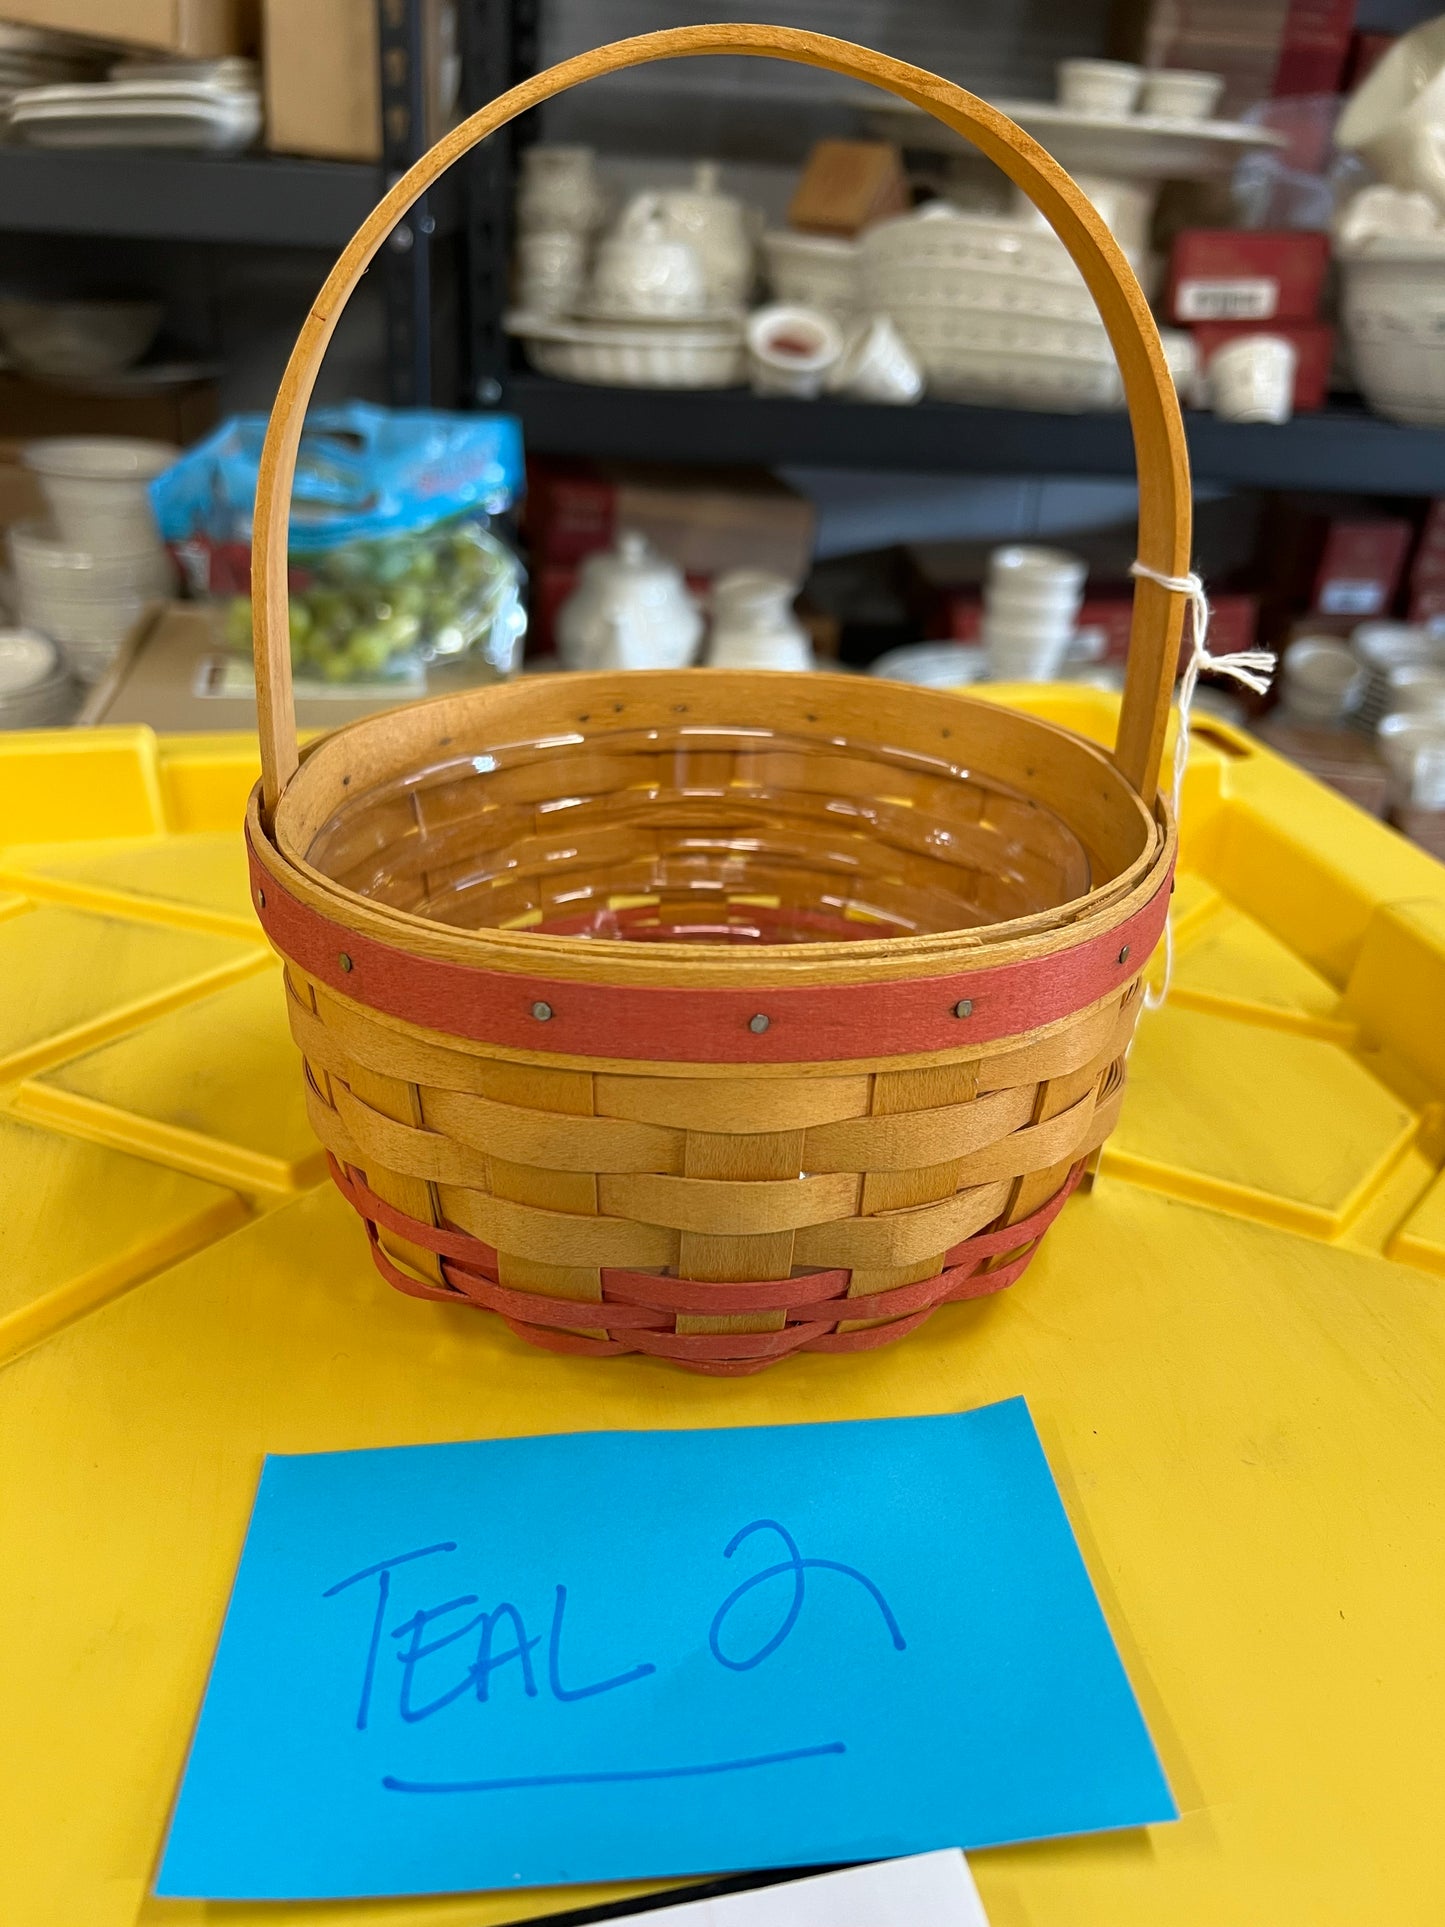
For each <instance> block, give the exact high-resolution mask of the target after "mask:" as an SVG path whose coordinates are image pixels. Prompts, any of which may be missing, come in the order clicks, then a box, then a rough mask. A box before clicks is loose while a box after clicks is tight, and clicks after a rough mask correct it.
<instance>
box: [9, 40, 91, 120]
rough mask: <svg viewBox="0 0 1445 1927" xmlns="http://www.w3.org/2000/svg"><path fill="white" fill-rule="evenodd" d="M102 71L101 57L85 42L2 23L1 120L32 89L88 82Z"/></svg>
mask: <svg viewBox="0 0 1445 1927" xmlns="http://www.w3.org/2000/svg"><path fill="white" fill-rule="evenodd" d="M103 71H104V66H103V59H102V57H101V56H98V55H97V54H96V53H94V52H93V51H92V50H91V49H90V48H89V47H88V46H87V45H86V44H85V43H84V42H77V41H74V40H72V39H70V38H69V37H68V36H66V35H62V34H55V33H47V32H46V31H45V30H44V28H41V27H12V26H10V25H8V24H7V23H5V22H3V21H0V116H3V114H4V112H5V110H6V109H8V107H9V105H10V102H11V101H12V100H13V99H14V97H15V96H16V95H17V94H20V93H24V92H26V91H27V90H28V89H30V88H33V87H50V86H54V85H56V84H57V83H59V82H62V81H69V80H89V79H90V78H91V77H92V75H97V74H99V73H101V72H103Z"/></svg>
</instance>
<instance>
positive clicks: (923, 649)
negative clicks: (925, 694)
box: [868, 642, 988, 689]
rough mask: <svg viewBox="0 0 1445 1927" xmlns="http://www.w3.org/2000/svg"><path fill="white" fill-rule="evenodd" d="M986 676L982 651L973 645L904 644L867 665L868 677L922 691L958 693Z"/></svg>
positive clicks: (986, 671)
mask: <svg viewBox="0 0 1445 1927" xmlns="http://www.w3.org/2000/svg"><path fill="white" fill-rule="evenodd" d="M987 673H988V663H987V661H986V659H985V657H984V652H983V647H982V645H981V644H979V643H976V642H907V643H904V644H903V646H902V647H901V648H898V649H889V650H888V651H886V653H885V654H883V655H881V656H879V657H877V658H876V659H875V660H874V661H873V662H870V663H869V665H868V674H869V675H870V676H886V677H888V678H889V680H890V681H892V682H908V683H914V684H915V685H917V686H919V687H921V688H924V689H958V688H961V687H963V686H965V685H966V684H968V683H973V682H979V681H981V680H982V679H983V677H984V676H986V675H987Z"/></svg>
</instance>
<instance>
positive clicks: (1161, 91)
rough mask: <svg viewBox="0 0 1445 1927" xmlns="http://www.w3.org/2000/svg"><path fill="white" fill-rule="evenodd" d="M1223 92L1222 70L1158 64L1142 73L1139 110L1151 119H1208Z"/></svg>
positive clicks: (1210, 117)
mask: <svg viewBox="0 0 1445 1927" xmlns="http://www.w3.org/2000/svg"><path fill="white" fill-rule="evenodd" d="M1223 92H1224V75H1223V74H1206V73H1200V72H1196V71H1194V70H1193V69H1190V68H1186V67H1160V68H1158V69H1156V70H1155V72H1153V73H1151V74H1146V75H1145V76H1144V92H1143V97H1142V98H1141V100H1140V102H1139V111H1140V113H1141V114H1143V115H1145V116H1146V118H1148V119H1151V120H1187V121H1199V120H1210V119H1212V118H1213V116H1214V111H1215V109H1216V108H1217V107H1218V105H1219V100H1220V96H1221V95H1222V94H1223Z"/></svg>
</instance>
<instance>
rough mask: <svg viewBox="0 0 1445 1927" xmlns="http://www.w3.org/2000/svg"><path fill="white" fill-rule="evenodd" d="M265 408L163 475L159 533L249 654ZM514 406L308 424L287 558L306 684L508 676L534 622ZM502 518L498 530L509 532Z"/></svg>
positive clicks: (332, 416) (320, 415) (331, 415)
mask: <svg viewBox="0 0 1445 1927" xmlns="http://www.w3.org/2000/svg"><path fill="white" fill-rule="evenodd" d="M265 433H266V418H265V417H264V416H263V415H238V416H236V417H234V418H233V419H232V420H231V421H228V422H226V423H224V424H223V425H222V426H221V427H220V428H218V429H217V430H216V431H215V433H214V434H212V435H210V436H208V437H207V438H206V440H205V441H203V442H199V443H197V445H196V446H195V447H194V448H190V449H187V450H186V452H185V453H184V454H183V455H182V456H181V457H180V459H179V460H178V461H177V462H175V463H174V464H173V465H172V466H171V467H170V468H168V469H167V470H166V471H165V472H164V474H162V475H159V476H157V478H156V479H155V481H154V482H152V483H151V485H150V491H151V501H152V504H153V506H154V508H155V512H156V519H157V521H158V523H159V525H160V531H161V535H162V537H163V538H164V540H165V542H166V543H167V545H168V547H169V548H170V550H171V552H172V554H173V555H174V556H175V558H176V560H177V563H178V564H179V566H180V570H181V575H182V580H183V581H184V582H185V583H186V584H187V586H188V588H189V590H190V592H191V593H192V594H193V595H197V596H201V597H205V598H208V599H210V600H211V601H213V602H214V603H215V604H216V605H217V610H218V615H219V618H220V623H221V628H222V633H223V635H224V638H225V641H226V644H227V646H228V647H230V648H231V649H233V650H235V651H236V652H237V653H238V654H240V655H243V656H244V657H246V658H247V659H248V660H249V658H250V654H251V600H250V594H251V581H250V569H251V518H252V514H253V511H254V506H255V500H256V473H257V468H258V466H259V463H260V457H261V444H262V442H263V440H264V439H265ZM522 480H523V467H522V432H521V427H520V424H519V423H518V422H517V421H516V420H515V419H514V418H513V417H512V416H510V415H453V414H444V413H440V412H435V411H431V410H425V409H388V408H376V407H373V406H371V405H370V404H369V403H365V402H348V403H346V404H344V405H343V406H341V407H339V408H326V409H318V410H316V411H315V412H313V413H312V415H311V416H310V417H309V418H308V420H307V423H306V428H305V432H304V433H303V435H302V438H301V451H300V455H299V457H298V460H297V464H296V487H295V492H294V496H293V499H292V509H291V530H290V536H289V540H288V544H287V555H288V564H289V573H290V588H291V660H292V664H293V667H294V669H295V672H296V676H297V679H298V682H301V683H304V682H306V681H313V682H323V683H357V682H366V683H374V682H388V683H389V682H398V683H410V684H412V685H413V686H415V685H416V684H417V683H418V682H419V681H420V679H421V678H422V676H424V674H425V672H426V669H427V667H428V666H429V665H433V664H436V665H441V664H451V665H455V666H456V668H457V670H458V671H459V672H461V673H462V674H463V675H464V676H465V679H466V680H468V681H489V680H493V679H496V678H500V677H504V676H510V675H511V674H512V673H513V671H514V670H515V669H516V668H517V666H518V663H519V661H520V659H521V653H522V641H523V637H524V634H525V631H526V626H527V617H526V604H525V600H524V596H523V584H524V580H525V576H524V572H523V569H522V565H521V563H520V561H519V560H518V558H517V555H516V552H515V550H514V549H513V547H512V546H511V544H510V543H509V542H508V541H507V540H505V539H504V536H503V534H502V533H501V532H500V529H504V528H506V527H507V526H508V523H507V518H508V517H509V515H510V512H511V511H512V510H513V508H514V507H515V506H516V504H517V501H518V499H519V497H520V495H521V491H522ZM499 524H500V529H499Z"/></svg>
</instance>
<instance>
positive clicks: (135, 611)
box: [10, 522, 167, 682]
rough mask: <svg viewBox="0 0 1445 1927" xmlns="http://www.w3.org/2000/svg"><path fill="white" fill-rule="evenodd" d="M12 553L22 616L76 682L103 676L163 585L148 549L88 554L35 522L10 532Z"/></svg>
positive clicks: (162, 589)
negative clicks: (48, 641) (59, 655)
mask: <svg viewBox="0 0 1445 1927" xmlns="http://www.w3.org/2000/svg"><path fill="white" fill-rule="evenodd" d="M10 557H11V560H12V562H13V563H14V566H15V585H16V589H17V592H18V597H19V603H20V614H21V618H22V620H23V621H24V622H25V623H26V624H27V625H28V626H29V627H31V628H34V629H38V630H40V631H41V632H42V633H43V634H45V635H47V636H49V637H50V638H51V640H52V641H54V642H56V643H58V644H59V645H60V650H61V653H62V654H63V656H64V657H65V661H66V663H67V665H68V667H69V668H70V670H71V672H72V673H73V674H74V675H76V676H78V677H79V678H80V680H81V681H82V682H95V681H96V680H97V679H98V678H99V677H100V676H101V675H103V674H104V673H105V670H106V669H107V668H108V667H109V665H110V663H111V661H112V660H113V659H114V656H115V653H116V651H117V650H118V649H119V648H120V645H121V644H122V643H123V642H124V641H125V639H126V637H127V636H128V635H129V634H130V631H131V630H132V629H133V628H134V626H135V624H136V622H137V621H138V620H139V619H140V615H141V612H142V611H143V610H144V609H145V607H146V605H147V604H148V603H149V602H152V601H154V600H155V598H156V597H157V596H158V595H161V594H163V593H164V592H165V589H166V586H167V584H166V581H165V578H164V577H163V576H161V575H159V574H158V573H157V568H156V563H155V560H154V558H153V557H152V556H151V555H149V554H148V553H144V552H143V553H141V554H139V555H135V554H130V555H127V554H124V553H122V554H119V555H104V554H100V555H97V554H93V553H92V552H90V551H89V550H87V549H76V548H71V547H69V546H68V545H67V544H66V542H65V541H64V539H63V538H62V537H60V536H57V535H52V534H50V533H48V532H47V531H46V530H44V529H42V528H40V527H38V526H37V525H36V524H34V523H27V522H20V523H17V524H16V525H15V527H14V528H13V529H12V530H11V531H10ZM161 565H162V567H164V555H162V558H161Z"/></svg>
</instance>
